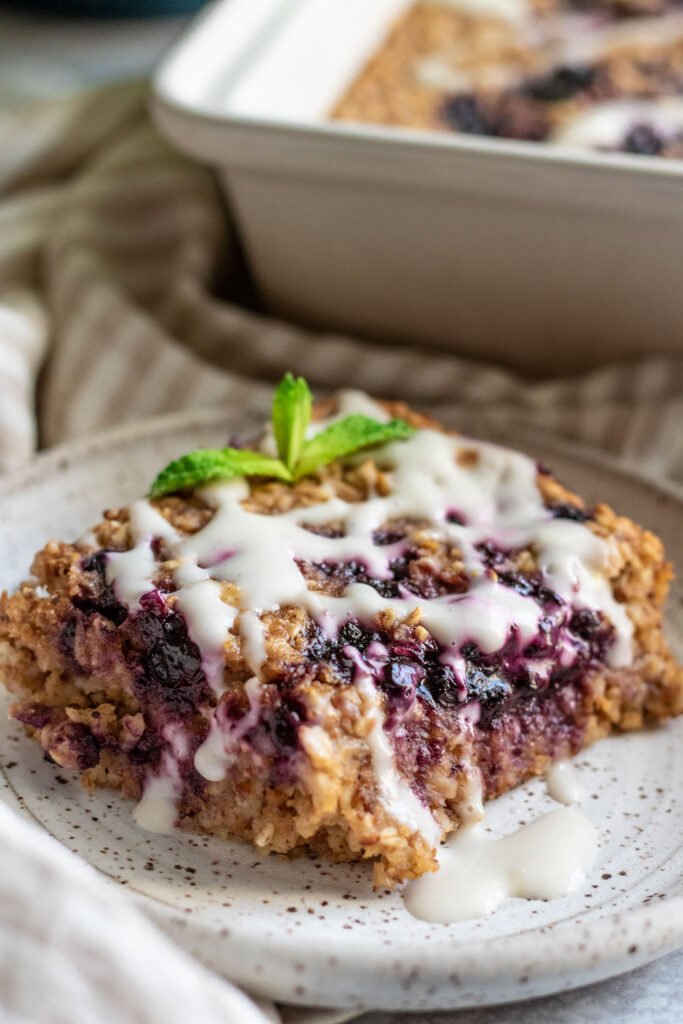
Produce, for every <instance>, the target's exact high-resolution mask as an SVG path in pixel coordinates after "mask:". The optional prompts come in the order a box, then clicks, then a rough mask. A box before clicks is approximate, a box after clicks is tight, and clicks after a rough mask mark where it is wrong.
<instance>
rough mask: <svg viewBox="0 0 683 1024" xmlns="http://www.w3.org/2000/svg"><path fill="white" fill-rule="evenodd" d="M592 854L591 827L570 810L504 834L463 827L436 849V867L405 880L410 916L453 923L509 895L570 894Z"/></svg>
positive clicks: (477, 914) (478, 913)
mask: <svg viewBox="0 0 683 1024" xmlns="http://www.w3.org/2000/svg"><path fill="white" fill-rule="evenodd" d="M596 853H597V832H596V830H595V828H594V826H593V825H592V824H591V822H590V821H588V819H587V818H585V817H584V816H583V815H582V814H579V812H578V811H575V810H574V809H573V808H568V807H564V808H560V809H558V810H555V811H550V812H549V813H548V814H544V815H543V816H542V817H540V818H537V819H536V820H535V821H532V822H530V823H529V824H528V825H523V826H522V827H521V828H519V829H518V830H517V831H516V832H513V833H512V834H511V835H509V836H504V837H503V838H502V839H492V838H491V837H490V836H488V835H487V834H486V832H485V830H484V825H483V824H482V823H478V824H475V825H465V826H464V827H463V828H460V829H459V830H458V831H457V832H455V833H453V835H452V836H451V837H450V838H449V839H448V840H447V841H446V843H445V844H444V846H442V847H441V849H440V850H439V870H438V871H437V872H436V874H426V875H423V876H422V877H421V878H418V879H416V880H415V881H413V882H409V883H408V884H407V886H406V888H405V890H404V893H403V899H404V903H405V906H406V908H407V909H408V910H409V911H410V913H411V914H412V915H413V916H414V917H418V918H420V919H421V920H422V921H430V922H434V923H437V924H452V923H455V922H457V921H466V920H469V919H470V918H475V917H482V916H484V915H485V914H489V913H490V912H491V911H492V910H495V909H496V907H498V906H499V905H500V904H501V903H502V902H503V900H506V899H508V898H510V897H522V898H524V899H540V900H550V899H558V898H559V897H562V896H566V895H567V894H568V893H571V892H574V891H575V890H576V889H577V888H578V886H579V885H580V884H581V882H582V881H583V879H584V878H585V876H586V874H587V872H588V871H590V869H591V867H592V866H593V863H594V861H595V856H596Z"/></svg>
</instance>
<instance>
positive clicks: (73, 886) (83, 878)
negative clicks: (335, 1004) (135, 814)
mask: <svg viewBox="0 0 683 1024" xmlns="http://www.w3.org/2000/svg"><path fill="white" fill-rule="evenodd" d="M0 925H1V927H0V1020H1V1021H2V1022H3V1024H53V1022H54V1024H57V1022H60V1024H66V1022H73V1024H124V1022H125V1024H161V1022H168V1024H172V1022H174V1021H178V1022H181V1021H182V1022H186V1021H187V1022H190V1021H196V1022H197V1024H268V1022H269V1021H271V1022H272V1020H273V1017H272V1015H271V1016H270V1017H268V1016H266V1014H265V1013H263V1012H261V1010H259V1009H258V1008H257V1007H256V1005H255V1004H254V1003H253V1002H252V1001H251V1000H250V999H247V997H246V996H244V995H242V993H241V992H240V991H238V989H236V988H235V987H234V986H232V985H228V984H226V983H225V982H223V981H222V980H221V979H219V978H218V977H216V975H214V974H212V973H211V972H210V971H208V970H206V969H205V968H203V967H201V966H200V965H199V964H197V963H196V961H194V960H192V959H191V958H190V957H189V956H187V955H186V954H185V953H183V952H182V951H181V950H180V949H179V948H178V947H177V946H175V945H174V944H173V943H172V942H170V941H169V939H167V938H165V936H164V935H162V934H161V932H160V931H158V930H157V929H156V928H155V927H154V926H153V925H152V924H151V923H150V922H149V921H148V920H147V919H146V918H145V917H144V916H143V915H142V914H141V913H140V912H139V911H138V910H136V909H135V907H134V906H133V904H132V903H130V902H129V901H128V900H127V899H126V898H125V897H124V898H122V895H121V892H120V890H118V889H117V888H116V887H115V885H114V883H112V882H107V881H105V880H104V879H103V878H102V877H101V876H100V875H98V874H97V872H96V871H95V870H94V869H92V868H90V867H88V865H87V864H84V863H83V862H82V861H80V860H79V859H78V858H77V857H75V856H74V855H73V854H71V853H69V852H68V851H67V850H65V849H64V848H63V847H62V846H60V844H59V843H58V842H56V840H54V839H52V838H50V836H48V835H47V834H46V833H45V832H42V831H41V830H40V829H38V828H36V827H35V826H33V825H31V824H28V823H27V822H24V821H22V820H21V819H20V818H18V817H17V816H16V815H15V814H13V813H12V812H11V811H10V810H9V808H7V807H6V806H5V805H4V804H2V803H0ZM275 1019H277V1018H275Z"/></svg>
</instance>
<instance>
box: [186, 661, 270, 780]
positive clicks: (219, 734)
mask: <svg viewBox="0 0 683 1024" xmlns="http://www.w3.org/2000/svg"><path fill="white" fill-rule="evenodd" d="M244 692H245V693H246V695H247V700H248V701H249V711H248V712H247V714H246V715H244V717H243V718H241V719H240V720H239V722H232V723H231V724H230V727H229V728H223V727H222V726H221V725H220V724H219V722H218V721H217V719H216V716H215V715H214V717H213V718H212V720H211V724H210V725H209V732H208V734H207V737H206V739H205V740H204V742H203V743H202V744H201V746H200V747H199V748H198V749H197V752H196V754H195V756H194V766H195V768H196V769H197V771H198V772H199V774H200V775H202V776H203V777H204V778H205V779H207V780H208V781H209V782H221V781H222V780H223V779H224V778H225V777H226V775H227V774H228V771H229V770H230V765H231V764H232V763H233V760H234V757H235V750H236V748H237V745H238V743H239V741H240V740H241V739H242V737H243V736H245V735H246V734H247V733H248V732H249V730H250V729H253V728H254V727H255V726H256V725H258V722H259V717H260V714H261V686H260V684H259V681H258V679H257V678H256V677H255V676H253V677H252V678H251V679H249V680H247V682H246V683H245V684H244Z"/></svg>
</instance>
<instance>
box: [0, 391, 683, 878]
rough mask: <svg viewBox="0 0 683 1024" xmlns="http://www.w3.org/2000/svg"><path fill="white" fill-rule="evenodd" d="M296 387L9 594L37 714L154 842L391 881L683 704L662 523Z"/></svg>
mask: <svg viewBox="0 0 683 1024" xmlns="http://www.w3.org/2000/svg"><path fill="white" fill-rule="evenodd" d="M310 412H311V405H310V392H308V389H307V387H306V385H305V382H303V381H302V380H301V379H299V380H298V381H295V380H294V379H293V378H291V377H290V376H288V377H287V378H286V379H285V381H283V383H282V384H281V385H280V388H279V389H278V392H277V394H276V399H275V402H274V408H273V425H272V428H271V429H270V430H269V431H268V432H267V433H266V434H265V435H264V437H263V439H262V440H261V441H260V442H258V443H257V444H255V445H253V446H252V447H250V448H242V449H238V448H227V449H223V450H217V451H201V452H194V453H191V454H190V455H188V456H185V457H184V458H183V459H180V460H178V461H177V462H175V463H172V464H171V466H169V467H167V469H166V470H164V472H163V473H161V474H160V476H159V477H158V478H157V481H156V482H155V484H154V486H153V487H152V491H151V494H152V495H153V497H150V498H145V499H141V500H139V501H136V502H134V503H133V504H131V505H130V506H128V507H126V508H116V509H110V510H109V511H108V512H106V513H105V515H104V519H103V520H102V522H101V523H99V524H98V525H96V526H95V527H94V528H93V529H92V530H91V531H89V532H88V533H87V534H86V535H85V536H84V537H82V538H81V539H80V540H79V541H77V542H75V543H73V544H71V543H65V542H60V541H54V540H53V541H50V542H49V543H48V544H47V545H46V546H45V548H44V549H43V550H42V551H40V552H39V553H38V554H37V555H36V557H35V561H34V563H33V567H32V573H33V578H32V579H31V580H29V581H28V582H26V583H24V584H23V585H22V586H21V587H20V588H19V590H18V591H17V592H16V593H15V594H13V595H9V594H7V593H5V594H3V595H2V598H1V599H0V673H1V676H2V679H3V681H4V683H5V685H6V686H7V688H8V689H9V690H10V691H11V692H12V694H14V695H15V697H16V703H14V704H13V705H12V707H11V711H10V714H11V716H12V717H13V718H15V719H17V720H19V721H20V722H22V723H23V724H24V726H25V727H26V730H27V732H28V733H29V735H30V736H32V737H33V738H34V739H35V740H36V741H38V742H39V743H40V745H41V746H42V749H43V750H44V752H45V756H46V757H47V758H48V760H50V761H53V762H54V763H55V764H57V765H60V766H62V767H63V768H68V769H74V770H76V771H79V772H81V773H82V779H83V782H84V784H85V785H86V786H88V787H95V786H109V787H113V788H115V789H119V790H121V792H122V793H123V794H124V795H125V796H127V797H129V798H131V799H133V800H135V801H137V806H136V809H135V811H134V817H135V819H136V821H137V822H138V824H139V825H141V826H142V827H145V828H149V829H151V830H153V831H160V832H163V831H170V830H171V829H172V828H174V827H179V828H181V829H187V830H194V831H199V832H203V833H208V834H211V835H215V836H221V837H233V836H236V837H240V838H242V839H244V840H246V841H248V842H251V843H253V844H254V845H255V846H256V847H257V848H258V849H259V850H261V851H263V852H269V851H277V852H279V853H281V854H289V855H293V854H296V853H302V852H306V851H308V852H314V853H317V854H320V855H323V856H324V857H327V858H330V859H332V860H338V861H345V860H356V859H360V858H372V859H373V860H374V862H375V880H376V882H377V883H378V884H392V883H395V882H398V881H401V880H404V879H410V878H416V877H418V876H420V875H422V874H423V873H425V872H428V871H432V870H434V869H435V868H436V866H437V859H436V853H437V848H438V846H439V843H440V841H441V840H442V838H444V837H445V836H446V835H447V834H448V833H449V832H452V831H453V830H454V829H457V828H458V825H459V824H460V823H461V822H462V821H464V820H470V819H471V817H472V806H473V794H474V793H476V789H477V786H478V785H479V784H480V785H481V788H482V790H483V793H484V796H485V797H486V798H487V799H491V798H493V797H496V796H498V795H499V794H501V793H503V792H505V791H506V790H508V789H510V788H511V787H513V786H516V785H518V784H519V783H521V782H523V781H524V780H526V779H528V778H529V777H531V776H533V775H536V774H539V773H541V772H543V771H544V770H545V769H546V768H547V767H548V765H549V764H550V763H551V762H554V761H556V760H560V759H565V758H567V757H570V756H572V755H574V754H576V753H577V751H579V750H581V749H582V748H583V747H585V746H586V745H587V744H589V743H592V742H593V741H594V740H597V739H599V738H600V737H603V736H605V735H607V734H608V733H609V732H611V731H612V730H630V729H637V728H640V727H641V726H643V725H644V724H646V723H655V722H659V721H662V720H663V719H666V718H668V717H670V716H673V715H677V714H679V713H680V712H681V711H682V710H683V676H682V673H681V670H680V669H679V668H678V667H677V666H676V664H675V662H674V660H673V657H672V655H671V652H670V650H669V647H668V645H667V642H666V640H665V638H664V635H663V632H662V605H663V602H664V599H665V596H666V592H667V588H668V583H669V580H670V578H671V570H670V567H669V565H668V564H667V562H666V561H665V560H664V554H663V551H662V545H661V543H660V542H659V540H658V539H657V538H656V537H655V536H654V535H653V534H652V533H649V532H648V531H646V530H644V529H642V528H641V527H640V526H637V525H636V524H635V523H633V522H631V521H630V520H629V519H626V518H623V517H621V516H618V515H617V514H615V513H614V512H613V511H612V510H611V509H610V508H608V507H607V506H605V505H599V506H597V507H596V508H586V507H585V505H584V503H583V502H582V501H581V499H580V498H579V497H577V496H576V495H575V494H572V493H571V492H569V491H568V490H566V489H565V488H564V487H563V486H562V485H561V484H559V483H558V482H557V481H556V480H554V478H553V477H552V476H551V474H550V472H549V471H548V470H546V469H544V468H543V467H541V466H539V465H537V464H536V463H535V462H534V461H533V460H532V459H530V458H528V457H526V456H524V455H521V454H518V453H516V452H514V451H511V450H508V449H506V448H502V447H498V446H496V445H492V444H489V443H484V442H480V441H476V440H472V439H469V438H466V437H462V436H459V435H454V434H450V433H447V432H445V431H444V430H442V429H441V428H440V427H439V425H438V424H436V423H434V422H433V421H431V420H429V419H427V418H425V417H423V416H421V415H419V414H417V413H415V412H412V411H411V410H410V409H408V408H407V407H405V406H403V405H398V404H395V403H386V402H383V403H376V402H374V401H373V400H371V399H370V398H369V397H368V396H366V395H364V394H361V393H358V392H342V393H341V394H339V395H338V396H337V397H336V398H334V399H330V400H328V401H326V402H324V403H320V404H318V405H317V406H316V407H315V408H314V411H313V420H312V422H310V423H309V417H310Z"/></svg>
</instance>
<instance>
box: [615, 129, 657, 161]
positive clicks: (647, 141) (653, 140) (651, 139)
mask: <svg viewBox="0 0 683 1024" xmlns="http://www.w3.org/2000/svg"><path fill="white" fill-rule="evenodd" d="M623 149H624V151H625V152H626V153H638V154H640V155H641V156H659V154H660V153H661V152H662V150H663V149H664V140H663V139H662V137H661V135H659V133H658V132H657V131H655V129H654V128H653V127H652V126H651V125H649V124H636V125H634V126H633V128H631V130H630V131H629V132H628V134H627V135H626V137H625V139H624V144H623Z"/></svg>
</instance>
